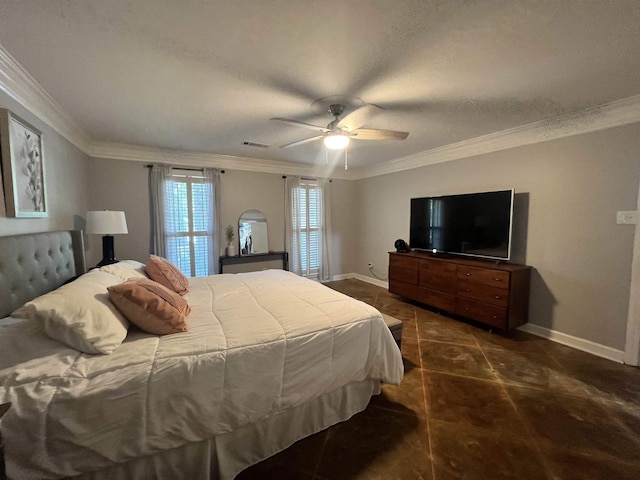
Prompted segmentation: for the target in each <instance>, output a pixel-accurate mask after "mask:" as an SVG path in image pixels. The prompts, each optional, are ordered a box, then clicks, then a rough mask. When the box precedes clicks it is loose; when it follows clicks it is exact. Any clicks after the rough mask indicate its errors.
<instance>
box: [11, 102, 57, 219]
mask: <svg viewBox="0 0 640 480" xmlns="http://www.w3.org/2000/svg"><path fill="white" fill-rule="evenodd" d="M0 154H1V155H2V179H3V182H4V183H3V186H4V195H5V203H6V207H7V216H8V217H24V218H34V217H35V218H37V217H46V216H47V215H48V205H47V195H46V191H45V179H44V156H43V152H42V132H41V131H40V130H38V129H37V128H35V127H34V126H33V125H31V124H29V123H27V122H25V121H24V120H23V119H21V118H20V117H18V116H17V115H15V114H14V113H12V112H10V111H9V110H6V109H0Z"/></svg>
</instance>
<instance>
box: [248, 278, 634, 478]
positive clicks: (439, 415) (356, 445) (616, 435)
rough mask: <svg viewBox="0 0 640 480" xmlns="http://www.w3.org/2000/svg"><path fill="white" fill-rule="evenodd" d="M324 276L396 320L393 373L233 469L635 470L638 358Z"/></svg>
mask: <svg viewBox="0 0 640 480" xmlns="http://www.w3.org/2000/svg"><path fill="white" fill-rule="evenodd" d="M327 285H328V286H330V287H331V288H334V289H336V290H339V291H341V292H343V293H346V294H347V295H350V296H352V297H355V298H357V299H359V300H362V301H364V302H367V303H369V304H371V305H373V306H375V307H376V308H377V309H378V310H380V311H381V312H384V313H386V314H388V315H392V316H394V317H396V318H399V319H400V320H402V321H403V324H404V325H403V339H402V355H403V358H404V363H405V377H404V380H403V381H402V383H401V384H400V385H399V386H390V385H385V386H384V387H383V392H382V394H381V395H379V396H376V397H374V398H373V399H372V400H371V403H370V405H369V407H368V408H367V409H366V410H365V411H364V412H362V413H360V414H358V415H355V416H354V417H353V418H351V419H350V420H348V421H347V422H344V423H341V424H338V425H335V426H333V427H331V428H329V429H327V430H325V431H323V432H320V433H318V434H316V435H313V436H312V437H309V438H306V439H303V440H301V441H299V442H297V443H296V444H294V445H293V446H291V447H290V448H288V449H287V450H285V451H284V452H281V453H280V454H278V455H276V456H274V457H272V458H269V459H267V460H265V461H264V462H261V463H259V464H257V465H254V466H253V467H250V468H249V469H247V470H246V471H244V472H243V473H241V474H240V475H239V476H238V479H241V480H249V479H282V480H285V479H300V480H313V479H315V480H334V479H336V480H337V479H372V480H373V479H375V480H383V479H384V480H392V479H394V480H396V479H397V480H405V479H406V480H417V479H430V480H448V479H465V480H475V479H478V480H479V479H491V480H495V479H526V480H529V479H531V480H538V479H541V480H542V479H562V480H574V479H585V480H587V479H588V480H594V479H606V480H618V479H634V480H637V479H640V368H635V367H629V366H625V365H619V364H617V363H614V362H611V361H608V360H604V359H601V358H598V357H595V356H593V355H589V354H587V353H583V352H580V351H578V350H574V349H571V348H568V347H565V346H562V345H559V344H557V343H554V342H551V341H549V340H545V339H542V338H539V337H535V336H532V335H528V334H526V333H524V332H520V331H514V332H512V333H510V334H496V333H490V332H489V331H487V329H486V328H483V327H482V326H479V325H472V324H467V323H464V322H462V321H460V320H453V319H450V318H447V317H446V316H443V315H439V314H438V313H435V312H433V311H430V310H428V309H427V308H424V307H421V306H419V305H417V304H412V303H407V302H405V301H403V300H402V299H400V298H399V297H397V296H395V295H392V294H390V293H388V292H387V291H386V290H385V289H383V288H380V287H376V286H374V285H370V284H367V283H364V282H361V281H358V280H341V281H337V282H331V283H329V284H327Z"/></svg>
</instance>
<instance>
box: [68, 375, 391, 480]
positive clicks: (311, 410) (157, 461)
mask: <svg viewBox="0 0 640 480" xmlns="http://www.w3.org/2000/svg"><path fill="white" fill-rule="evenodd" d="M379 393H380V382H379V381H377V380H365V381H362V382H357V383H350V384H348V385H346V386H344V387H342V388H340V389H338V390H334V391H332V392H329V393H326V394H324V395H322V396H320V397H317V398H315V399H313V400H311V401H308V402H306V403H305V404H303V405H300V406H298V407H296V408H291V409H289V410H286V411H284V412H281V413H280V414H278V415H274V416H273V417H269V418H266V419H264V420H261V421H259V422H257V423H252V424H249V425H245V426H244V427H242V428H239V429H237V430H234V431H232V432H229V433H226V434H224V435H220V436H217V437H214V438H211V439H209V440H204V441H202V442H197V443H188V444H185V445H183V446H181V447H178V448H174V449H172V450H167V451H163V452H161V453H158V454H156V455H152V456H149V457H141V458H137V459H135V460H131V461H129V462H125V463H122V464H119V465H114V466H112V467H109V468H105V469H102V470H98V471H95V472H89V473H86V474H83V475H80V476H77V477H73V478H74V479H77V480H112V479H114V478H117V479H134V478H135V479H136V480H147V479H149V480H180V479H184V480H205V479H213V480H232V479H233V478H234V477H235V476H236V475H237V474H238V473H240V472H241V471H242V470H244V469H245V468H247V467H249V466H250V465H253V464H255V463H258V462H260V461H262V460H264V459H265V458H268V457H270V456H272V455H275V454H276V453H278V452H280V451H282V450H285V449H286V448H288V447H289V446H291V445H292V444H293V443H295V442H297V441H298V440H301V439H303V438H305V437H308V436H310V435H313V434H314V433H317V432H320V431H322V430H324V429H326V428H328V427H330V426H331V425H335V424H336V423H339V422H343V421H345V420H348V419H349V418H351V417H352V416H353V415H355V414H356V413H359V412H361V411H363V410H364V409H365V408H366V407H367V405H368V404H369V400H370V399H371V396H372V395H377V394H379Z"/></svg>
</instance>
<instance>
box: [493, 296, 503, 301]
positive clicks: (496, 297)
mask: <svg viewBox="0 0 640 480" xmlns="http://www.w3.org/2000/svg"><path fill="white" fill-rule="evenodd" d="M494 298H495V299H497V300H500V299H501V298H502V297H501V296H500V295H496V296H495V297H494Z"/></svg>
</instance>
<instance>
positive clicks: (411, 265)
mask: <svg viewBox="0 0 640 480" xmlns="http://www.w3.org/2000/svg"><path fill="white" fill-rule="evenodd" d="M418 262H419V261H418V259H417V258H414V257H409V256H405V255H402V254H397V253H392V254H390V255H389V266H390V267H399V268H408V269H410V270H416V271H417V270H418Z"/></svg>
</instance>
